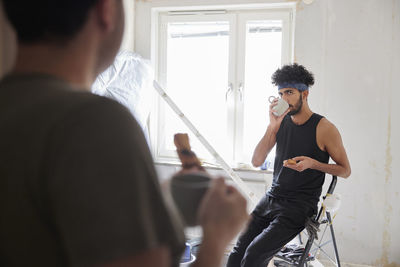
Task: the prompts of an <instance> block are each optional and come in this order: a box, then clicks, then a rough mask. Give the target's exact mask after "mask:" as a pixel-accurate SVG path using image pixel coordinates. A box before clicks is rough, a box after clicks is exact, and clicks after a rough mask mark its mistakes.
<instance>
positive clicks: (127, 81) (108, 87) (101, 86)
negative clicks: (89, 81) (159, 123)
mask: <svg viewBox="0 0 400 267" xmlns="http://www.w3.org/2000/svg"><path fill="white" fill-rule="evenodd" d="M153 76H154V75H153V71H152V68H151V66H150V63H149V61H148V60H145V59H143V58H142V57H141V56H140V55H139V54H136V53H134V52H130V51H121V52H119V53H118V55H117V56H116V58H115V61H114V63H113V64H112V65H111V66H110V67H109V68H108V69H106V70H105V71H104V72H103V73H101V74H100V75H99V76H98V77H97V79H96V80H95V82H94V83H93V85H92V92H93V93H94V94H97V95H101V96H105V97H108V98H111V99H114V100H116V101H117V102H119V103H121V104H122V105H124V106H125V107H127V108H128V109H129V110H130V112H131V113H132V115H133V116H134V117H135V118H136V120H137V121H138V123H139V125H140V126H141V127H142V129H143V131H144V133H145V136H146V138H147V140H149V139H148V137H149V135H148V128H147V119H148V116H149V114H150V104H151V101H150V96H151V93H152V91H153V88H152V86H153V78H154V77H153Z"/></svg>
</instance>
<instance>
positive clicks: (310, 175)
mask: <svg viewBox="0 0 400 267" xmlns="http://www.w3.org/2000/svg"><path fill="white" fill-rule="evenodd" d="M272 83H273V84H274V85H276V86H277V87H278V90H279V95H280V97H281V98H283V99H284V100H285V101H286V102H287V103H288V104H289V108H288V110H287V111H286V112H285V113H284V114H282V115H281V116H275V115H274V114H273V113H272V109H273V108H274V107H275V106H276V105H277V101H278V100H277V99H276V100H275V101H274V102H273V103H272V104H271V105H270V107H269V118H270V123H269V125H268V127H267V130H266V132H265V134H264V136H263V137H262V138H261V140H260V142H259V143H258V144H257V146H256V149H255V151H254V154H253V159H252V163H253V165H254V166H260V165H261V164H262V163H263V162H264V161H265V159H266V157H267V156H268V154H269V152H270V151H271V150H272V148H273V147H274V146H275V144H276V156H275V163H274V173H273V182H272V186H271V188H270V189H269V191H268V192H267V193H266V194H265V196H264V197H263V198H262V199H261V200H260V202H259V203H258V205H257V206H256V208H255V209H254V211H253V213H252V220H251V222H250V223H249V226H248V228H247V230H246V231H245V232H244V233H242V234H241V236H240V237H239V239H238V241H237V244H236V246H235V247H234V248H233V250H232V253H231V254H230V256H229V259H228V264H227V266H228V267H236V266H241V267H258V266H266V265H267V264H268V262H269V261H270V260H271V258H272V257H273V256H274V255H275V254H276V253H277V252H278V251H279V250H280V249H281V248H282V247H283V246H284V245H285V244H286V243H288V242H289V241H290V240H292V239H293V238H294V237H295V236H296V235H297V234H299V233H300V232H301V231H302V230H303V229H304V227H305V222H306V220H307V219H308V218H309V217H311V216H312V215H313V214H315V213H316V212H317V204H318V201H319V197H320V195H321V191H322V185H323V183H324V179H325V173H329V174H332V175H336V176H340V177H344V178H347V177H349V175H350V173H351V169H350V163H349V161H348V158H347V155H346V151H345V149H344V147H343V143H342V139H341V136H340V133H339V131H338V130H337V128H336V127H335V126H334V125H333V124H332V123H331V122H329V121H328V120H327V119H326V118H324V117H323V116H321V115H319V114H316V113H314V112H312V111H311V109H310V107H309V105H308V95H309V88H310V86H312V85H313V84H314V77H313V74H312V73H311V72H309V71H308V70H306V68H305V67H304V66H302V65H299V64H296V63H294V64H291V65H285V66H283V67H282V68H280V69H278V70H277V71H276V72H275V73H274V74H273V75H272ZM329 158H331V159H332V160H333V161H334V163H332V164H329V163H328V162H329Z"/></svg>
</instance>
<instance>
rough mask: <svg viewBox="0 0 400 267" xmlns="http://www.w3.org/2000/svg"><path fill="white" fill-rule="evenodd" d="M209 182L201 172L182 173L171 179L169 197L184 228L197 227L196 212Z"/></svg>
mask: <svg viewBox="0 0 400 267" xmlns="http://www.w3.org/2000/svg"><path fill="white" fill-rule="evenodd" d="M210 181H211V178H210V177H209V176H208V175H207V174H206V173H203V172H193V173H182V174H177V175H175V176H174V177H172V179H171V183H170V190H171V196H172V199H173V200H174V203H175V206H176V208H177V210H178V212H179V213H180V215H181V217H182V219H183V221H184V223H185V225H186V226H196V225H198V220H197V212H198V209H199V206H200V202H201V200H202V199H203V197H204V194H205V193H206V191H207V190H208V188H209V187H210Z"/></svg>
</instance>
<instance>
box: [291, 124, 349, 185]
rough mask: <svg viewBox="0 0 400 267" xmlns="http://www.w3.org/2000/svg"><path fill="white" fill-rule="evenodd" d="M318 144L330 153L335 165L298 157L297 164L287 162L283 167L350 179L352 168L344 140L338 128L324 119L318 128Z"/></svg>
mask: <svg viewBox="0 0 400 267" xmlns="http://www.w3.org/2000/svg"><path fill="white" fill-rule="evenodd" d="M317 143H318V146H319V147H320V148H321V149H322V150H324V151H327V152H328V154H329V155H330V157H331V158H332V160H333V161H334V162H335V163H334V164H326V163H322V162H319V161H317V160H315V159H312V158H309V157H305V156H298V157H294V158H293V160H295V161H296V162H297V163H296V164H289V163H288V162H287V161H285V162H284V164H283V165H284V166H285V167H288V168H291V169H294V170H296V171H304V170H306V169H314V170H319V171H321V172H325V173H329V174H332V175H336V176H339V177H343V178H347V177H349V176H350V173H351V168H350V163H349V160H348V158H347V154H346V150H345V149H344V146H343V142H342V138H341V136H340V133H339V131H338V130H337V128H336V127H335V126H334V125H333V124H332V123H330V122H329V121H328V120H327V119H322V120H321V122H320V124H319V125H318V127H317Z"/></svg>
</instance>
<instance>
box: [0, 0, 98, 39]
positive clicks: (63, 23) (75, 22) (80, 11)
mask: <svg viewBox="0 0 400 267" xmlns="http://www.w3.org/2000/svg"><path fill="white" fill-rule="evenodd" d="M98 1H99V0H3V6H4V11H5V14H6V15H7V17H8V19H9V21H10V22H11V24H12V25H13V26H14V29H15V31H16V32H17V36H18V40H19V41H20V42H21V43H34V42H38V41H43V40H48V39H51V40H58V39H62V40H63V39H70V38H71V37H72V36H74V35H75V34H76V33H77V32H78V31H79V30H80V29H81V28H82V26H83V24H84V23H85V22H86V20H87V17H88V13H89V10H90V8H91V7H93V6H94V5H95V4H96V3H97V2H98ZM0 4H1V3H0Z"/></svg>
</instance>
